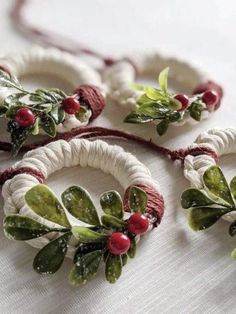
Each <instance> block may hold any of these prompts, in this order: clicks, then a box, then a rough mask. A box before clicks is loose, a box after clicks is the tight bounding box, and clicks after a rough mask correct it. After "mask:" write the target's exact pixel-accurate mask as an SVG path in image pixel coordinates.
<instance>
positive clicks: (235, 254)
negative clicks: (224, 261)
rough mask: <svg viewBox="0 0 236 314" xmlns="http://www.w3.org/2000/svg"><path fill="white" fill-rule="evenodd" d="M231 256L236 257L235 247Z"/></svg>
mask: <svg viewBox="0 0 236 314" xmlns="http://www.w3.org/2000/svg"><path fill="white" fill-rule="evenodd" d="M231 257H232V258H233V259H236V248H235V249H234V250H233V251H232V253H231Z"/></svg>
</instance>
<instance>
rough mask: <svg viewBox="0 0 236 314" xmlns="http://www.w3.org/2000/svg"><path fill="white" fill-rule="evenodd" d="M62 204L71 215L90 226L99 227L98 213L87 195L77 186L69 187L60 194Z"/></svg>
mask: <svg viewBox="0 0 236 314" xmlns="http://www.w3.org/2000/svg"><path fill="white" fill-rule="evenodd" d="M61 197H62V202H63V204H64V206H65V208H66V209H67V210H68V212H69V213H71V215H73V216H74V217H76V218H78V219H79V220H81V221H83V222H85V223H88V224H90V225H94V226H97V225H100V222H99V218H98V213H97V211H96V208H95V206H94V204H93V201H92V200H91V197H90V195H89V193H88V192H87V191H86V190H84V189H82V188H81V187H79V186H71V187H69V188H68V189H67V190H65V192H63V194H62V196H61Z"/></svg>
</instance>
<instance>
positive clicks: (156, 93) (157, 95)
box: [144, 86, 167, 101]
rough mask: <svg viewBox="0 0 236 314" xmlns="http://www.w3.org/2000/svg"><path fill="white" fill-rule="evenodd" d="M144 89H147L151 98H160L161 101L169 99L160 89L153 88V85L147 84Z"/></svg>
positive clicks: (147, 94)
mask: <svg viewBox="0 0 236 314" xmlns="http://www.w3.org/2000/svg"><path fill="white" fill-rule="evenodd" d="M144 91H145V94H146V96H147V97H148V98H150V99H151V100H160V101H165V100H167V97H166V96H164V95H163V94H162V93H161V91H160V90H158V89H156V88H153V87H151V86H145V88H144Z"/></svg>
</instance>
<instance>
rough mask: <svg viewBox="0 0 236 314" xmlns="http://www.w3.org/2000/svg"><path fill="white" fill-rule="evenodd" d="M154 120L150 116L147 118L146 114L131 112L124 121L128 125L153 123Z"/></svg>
mask: <svg viewBox="0 0 236 314" xmlns="http://www.w3.org/2000/svg"><path fill="white" fill-rule="evenodd" d="M153 120H154V119H153V118H151V117H148V116H145V115H144V114H141V113H138V112H135V111H133V112H131V113H129V114H128V115H127V116H126V118H125V119H124V122H127V123H149V122H152V121H153Z"/></svg>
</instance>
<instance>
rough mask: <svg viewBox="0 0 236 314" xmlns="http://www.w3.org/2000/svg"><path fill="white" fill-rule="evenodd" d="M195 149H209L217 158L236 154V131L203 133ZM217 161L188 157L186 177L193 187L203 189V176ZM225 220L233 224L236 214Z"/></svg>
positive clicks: (204, 155)
mask: <svg viewBox="0 0 236 314" xmlns="http://www.w3.org/2000/svg"><path fill="white" fill-rule="evenodd" d="M192 147H193V148H195V147H209V148H210V149H211V150H213V151H215V152H216V154H217V156H219V157H220V156H222V155H226V154H235V153H236V129H233V128H229V129H218V128H214V129H211V130H209V131H206V132H203V133H201V134H200V135H199V136H198V138H197V139H196V141H195V143H194V144H193V145H192ZM215 164H216V161H215V159H214V158H213V157H211V156H209V155H206V154H202V155H198V156H192V155H188V156H187V157H186V158H185V161H184V176H185V177H186V179H188V180H189V181H190V182H191V185H192V186H193V187H196V188H198V189H203V188H204V184H203V180H202V177H203V174H204V172H205V171H206V170H207V169H208V168H209V167H211V166H213V165H215ZM223 218H224V219H226V220H228V221H230V222H233V221H235V220H236V212H235V211H232V212H230V213H228V214H226V215H224V216H223Z"/></svg>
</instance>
